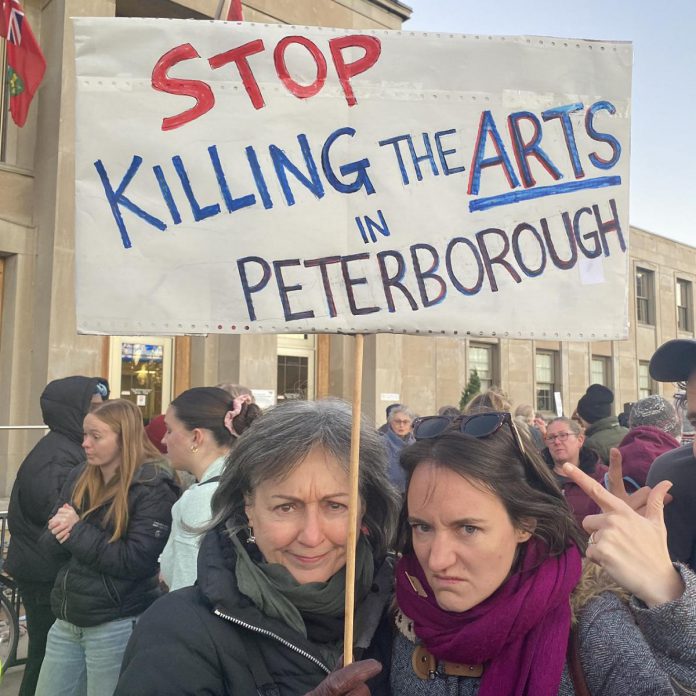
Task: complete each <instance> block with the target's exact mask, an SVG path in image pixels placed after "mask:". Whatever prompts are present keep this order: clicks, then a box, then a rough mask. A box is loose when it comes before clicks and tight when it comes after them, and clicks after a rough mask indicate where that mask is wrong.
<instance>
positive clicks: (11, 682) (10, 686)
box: [0, 665, 24, 696]
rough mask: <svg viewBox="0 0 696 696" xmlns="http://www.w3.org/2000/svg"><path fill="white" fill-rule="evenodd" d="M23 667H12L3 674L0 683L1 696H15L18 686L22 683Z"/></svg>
mask: <svg viewBox="0 0 696 696" xmlns="http://www.w3.org/2000/svg"><path fill="white" fill-rule="evenodd" d="M23 674H24V665H21V666H19V667H12V668H11V669H8V670H7V672H5V674H4V676H3V679H2V683H0V693H2V696H17V694H18V693H19V685H20V684H21V683H22V675H23Z"/></svg>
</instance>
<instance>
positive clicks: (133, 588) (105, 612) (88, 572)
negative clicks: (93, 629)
mask: <svg viewBox="0 0 696 696" xmlns="http://www.w3.org/2000/svg"><path fill="white" fill-rule="evenodd" d="M81 472H82V467H80V468H79V469H76V470H75V471H74V472H73V473H72V474H71V475H70V476H69V477H68V480H67V481H66V483H65V486H64V487H63V491H62V493H61V495H60V498H59V500H58V502H57V503H56V505H55V508H54V511H57V510H58V508H59V507H60V506H61V505H62V504H63V503H72V494H73V490H74V488H75V484H76V482H77V479H78V477H79V475H80V473H81ZM178 495H179V487H178V484H177V483H176V482H175V480H174V477H173V475H172V474H171V472H170V471H169V469H167V468H166V467H165V466H164V465H163V464H160V463H158V462H146V463H145V464H143V465H142V466H141V467H140V468H139V469H138V471H137V472H136V474H135V476H134V478H133V483H132V484H131V486H130V489H129V491H128V527H127V529H126V533H125V534H124V536H122V537H121V538H120V539H118V540H116V541H114V542H109V539H110V538H111V535H112V534H113V530H114V528H113V525H112V524H111V523H109V524H107V525H106V527H104V526H103V525H102V521H103V518H104V516H105V514H106V511H107V509H108V504H107V505H102V506H101V507H99V508H97V509H96V510H95V511H94V512H92V513H90V514H89V516H88V517H86V518H85V519H83V520H80V521H79V522H77V523H76V524H75V526H74V527H73V528H72V530H71V532H70V537H69V538H68V539H67V540H66V541H65V542H64V543H63V544H59V543H58V542H57V541H56V539H55V537H54V536H53V534H52V533H51V532H50V531H49V530H46V531H45V532H44V534H43V536H42V538H41V543H42V545H43V547H44V548H45V549H46V550H47V552H48V553H50V554H52V555H53V556H54V558H56V559H57V560H59V559H60V560H62V561H63V564H62V565H61V568H60V570H59V571H58V576H57V578H56V582H55V584H54V586H53V591H52V592H51V609H52V610H53V613H54V614H55V615H56V616H57V617H58V618H59V619H64V620H65V621H69V622H70V623H72V624H75V625H76V626H81V627H86V626H97V625H99V624H102V623H106V622H107V621H114V620H116V619H122V618H126V617H128V616H138V615H139V614H141V613H142V612H143V611H145V609H147V607H149V606H150V604H152V603H153V602H154V601H155V600H156V599H157V597H159V596H160V594H161V593H162V592H161V590H160V586H159V578H158V575H159V564H158V562H157V559H158V558H159V555H160V553H162V549H163V548H164V545H165V544H166V542H167V537H168V536H169V530H170V528H171V523H172V513H171V510H172V505H173V504H174V503H175V502H176V499H177V497H178ZM77 512H78V514H79V510H78V511H77Z"/></svg>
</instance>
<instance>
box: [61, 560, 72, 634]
mask: <svg viewBox="0 0 696 696" xmlns="http://www.w3.org/2000/svg"><path fill="white" fill-rule="evenodd" d="M69 572H70V568H66V569H65V575H64V576H63V601H62V602H61V606H60V612H61V614H62V615H63V621H67V620H68V573H69Z"/></svg>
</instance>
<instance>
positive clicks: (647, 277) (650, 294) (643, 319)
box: [636, 268, 655, 325]
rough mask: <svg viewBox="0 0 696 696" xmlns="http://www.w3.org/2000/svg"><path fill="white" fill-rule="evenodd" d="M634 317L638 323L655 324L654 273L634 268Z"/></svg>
mask: <svg viewBox="0 0 696 696" xmlns="http://www.w3.org/2000/svg"><path fill="white" fill-rule="evenodd" d="M636 318H637V319H638V323H639V324H650V325H654V324H655V274H654V273H653V272H652V271H648V270H646V269H645V268H636Z"/></svg>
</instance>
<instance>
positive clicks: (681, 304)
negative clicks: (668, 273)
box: [677, 278, 694, 331]
mask: <svg viewBox="0 0 696 696" xmlns="http://www.w3.org/2000/svg"><path fill="white" fill-rule="evenodd" d="M691 293H692V291H691V283H690V282H689V281H688V280H682V279H681V278H677V328H678V329H679V330H680V331H693V330H694V323H693V320H692V315H693V303H692V297H693V296H692V294H691Z"/></svg>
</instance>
